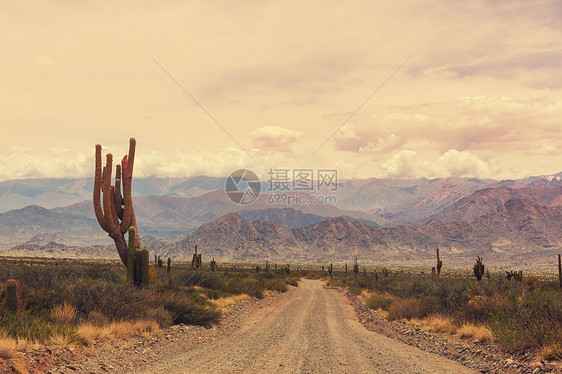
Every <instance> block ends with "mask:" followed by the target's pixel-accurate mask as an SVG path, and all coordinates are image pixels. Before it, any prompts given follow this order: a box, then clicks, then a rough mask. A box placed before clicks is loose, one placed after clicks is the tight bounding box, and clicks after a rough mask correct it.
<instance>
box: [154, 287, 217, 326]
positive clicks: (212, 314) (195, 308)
mask: <svg viewBox="0 0 562 374" xmlns="http://www.w3.org/2000/svg"><path fill="white" fill-rule="evenodd" d="M164 308H165V309H166V310H167V311H168V312H170V314H171V316H172V318H173V321H174V323H175V324H179V323H184V324H192V325H209V324H211V323H217V322H218V321H219V318H220V312H219V311H218V310H216V309H215V308H214V306H211V304H206V305H201V304H200V303H195V302H194V301H193V299H191V298H189V297H186V296H185V295H182V294H174V295H172V296H170V297H169V298H168V299H167V300H166V301H165V304H164Z"/></svg>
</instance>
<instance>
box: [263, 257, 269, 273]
mask: <svg viewBox="0 0 562 374" xmlns="http://www.w3.org/2000/svg"><path fill="white" fill-rule="evenodd" d="M264 270H265V272H266V273H268V272H269V262H267V260H266V261H265V269H264Z"/></svg>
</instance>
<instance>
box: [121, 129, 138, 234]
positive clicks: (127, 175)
mask: <svg viewBox="0 0 562 374" xmlns="http://www.w3.org/2000/svg"><path fill="white" fill-rule="evenodd" d="M135 147H136V140H135V138H131V139H130V140H129V155H128V156H125V157H123V160H122V161H121V174H122V177H123V178H122V182H123V199H124V209H123V221H121V232H122V233H125V232H127V230H128V229H129V227H130V226H131V213H132V209H133V197H132V191H131V190H132V187H131V184H132V181H133V164H134V162H135Z"/></svg>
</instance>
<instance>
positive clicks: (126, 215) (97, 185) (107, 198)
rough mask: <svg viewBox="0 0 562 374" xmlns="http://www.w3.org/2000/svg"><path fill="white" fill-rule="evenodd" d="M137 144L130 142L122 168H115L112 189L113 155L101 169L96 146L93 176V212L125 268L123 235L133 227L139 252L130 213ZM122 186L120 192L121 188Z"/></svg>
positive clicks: (125, 246) (134, 219)
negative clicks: (111, 241)
mask: <svg viewBox="0 0 562 374" xmlns="http://www.w3.org/2000/svg"><path fill="white" fill-rule="evenodd" d="M135 148H136V140H135V139H134V138H131V139H130V140H129V154H128V155H126V156H125V157H123V159H122V160H121V165H116V167H115V168H116V170H115V185H111V172H112V168H113V155H112V154H111V153H109V154H107V155H106V163H105V167H103V169H102V154H101V151H102V148H101V145H99V144H97V145H96V157H95V158H96V168H95V174H94V194H93V203H94V212H95V215H96V218H97V220H98V223H99V225H100V226H101V228H102V229H103V230H104V231H106V232H107V233H108V234H109V236H110V237H111V238H112V239H113V241H114V242H115V247H116V248H117V252H118V253H119V257H120V258H121V261H122V262H123V264H124V265H125V266H126V265H127V261H128V259H129V255H128V253H129V248H128V245H127V242H126V240H125V233H127V231H128V230H129V228H130V227H131V226H132V227H134V228H135V245H136V248H137V249H140V240H139V233H138V230H137V221H136V218H135V212H134V209H133V198H132V192H131V191H132V179H133V164H134V160H135ZM121 185H122V187H123V188H121Z"/></svg>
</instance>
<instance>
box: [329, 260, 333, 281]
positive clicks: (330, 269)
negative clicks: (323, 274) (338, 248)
mask: <svg viewBox="0 0 562 374" xmlns="http://www.w3.org/2000/svg"><path fill="white" fill-rule="evenodd" d="M333 271H334V265H333V264H332V263H331V262H330V266H328V274H330V278H334V276H333V275H332V272H333Z"/></svg>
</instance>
